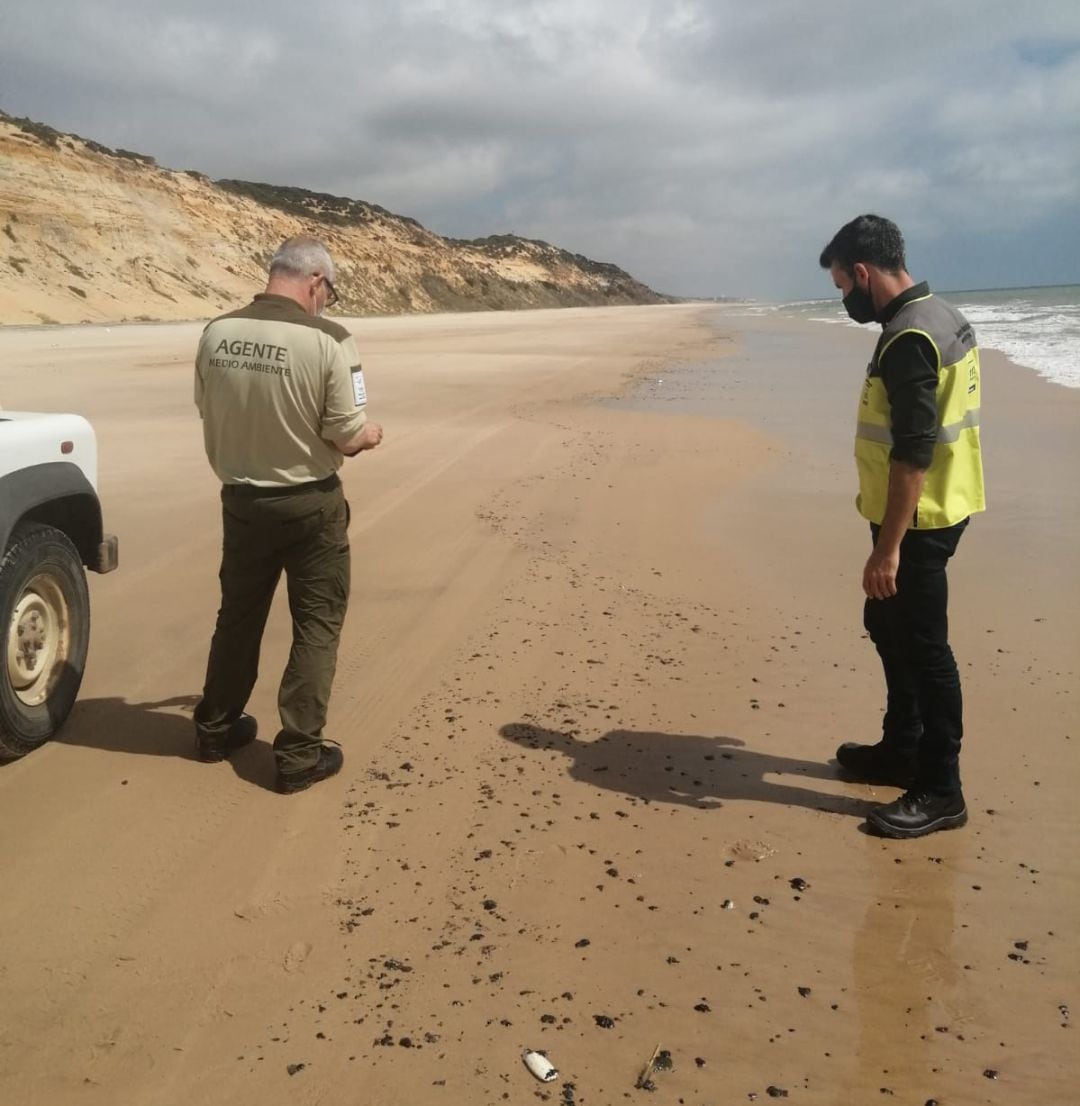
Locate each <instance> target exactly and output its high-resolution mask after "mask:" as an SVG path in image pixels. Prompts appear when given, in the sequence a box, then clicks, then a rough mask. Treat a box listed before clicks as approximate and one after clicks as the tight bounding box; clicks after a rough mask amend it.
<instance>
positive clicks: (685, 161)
mask: <svg viewBox="0 0 1080 1106" xmlns="http://www.w3.org/2000/svg"><path fill="white" fill-rule="evenodd" d="M0 106H2V107H4V108H5V110H7V111H9V112H13V113H16V114H27V115H30V116H31V117H34V118H38V119H41V120H43V121H45V122H48V123H50V124H52V125H54V126H57V127H60V128H61V129H65V130H73V131H75V132H77V133H80V134H83V135H85V136H86V137H91V138H96V139H98V140H99V141H102V142H105V143H108V144H109V145H114V146H117V145H118V146H124V147H126V148H129V149H136V150H140V151H142V152H146V153H150V154H153V155H154V156H156V157H157V158H158V160H159V161H161V162H162V163H163V164H168V165H172V166H175V167H177V168H197V169H201V170H203V171H204V172H208V173H210V174H211V175H213V176H217V177H221V176H239V177H246V178H249V179H260V180H270V181H274V182H276V183H281V184H297V185H303V186H306V187H309V188H315V189H320V190H326V191H333V192H338V193H342V194H345V195H350V196H356V197H360V198H363V199H368V200H372V201H374V202H377V203H381V204H383V205H384V206H386V207H389V208H392V209H394V210H397V211H401V212H403V213H406V214H410V215H413V216H415V217H417V218H419V219H420V220H421V221H423V222H425V223H426V224H427V225H429V226H430V227H431V228H432V229H433V230H437V231H440V232H442V233H447V234H453V235H481V234H488V233H496V232H501V231H515V232H517V233H522V234H528V235H532V236H536V237H542V238H545V239H547V240H549V241H553V242H557V243H559V244H561V245H564V246H567V247H569V248H571V249H574V250H577V251H579V252H583V253H588V254H590V255H592V256H594V257H597V258H600V259H603V260H613V261H616V262H618V263H619V264H621V265H623V266H624V267H626V268H628V269H630V270H631V271H632V272H634V273H635V275H637V276H639V277H641V278H642V279H644V280H646V281H647V282H649V283H651V284H653V285H654V286H656V287H660V288H663V289H665V290H668V291H675V292H682V293H688V294H695V293H697V294H716V293H728V294H750V295H763V296H773V297H786V296H803V295H812V294H815V293H819V294H822V295H825V294H828V291H829V288H828V285H827V282H826V281H825V280H824V279H823V278H822V276H821V274H819V273H818V272H817V270H816V257H817V253H818V251H819V249H820V247H821V245H822V244H823V243H824V241H825V240H826V239H827V238H828V237H829V235H830V234H831V233H832V231H833V230H835V229H836V227H837V226H838V225H839V224H840V223H841V222H843V221H845V220H846V219H848V218H850V217H851V216H852V215H854V214H856V213H857V212H859V211H864V210H874V211H880V212H881V213H883V214H888V215H890V216H892V217H893V218H895V219H897V221H899V222H900V223H901V225H902V226H903V227H904V229H905V233H906V234H907V237H908V240H909V253H910V256H911V259H912V266H913V269H916V270H918V271H919V272H920V273H921V274H925V275H928V276H930V277H931V278H932V279H933V280H934V281H935V282H936V283H937V284H939V285H940V286H942V287H949V286H952V287H957V286H965V285H966V286H973V285H986V284H995V283H1021V282H1050V281H1058V280H1066V279H1071V280H1076V279H1077V278H1078V274H1077V264H1076V261H1075V258H1076V256H1077V255H1078V253H1080V230H1078V228H1080V122H1078V121H1080V9H1076V8H1075V6H1073V5H1065V4H1063V3H1053V2H1045V3H1035V4H1028V5H1026V6H1024V7H1023V9H1022V10H1020V8H1019V7H1018V6H1017V5H1015V4H1005V3H1003V2H1002V0H982V2H979V0H953V2H952V3H950V4H949V5H948V6H944V5H940V4H937V3H930V2H928V0H913V2H909V3H908V4H906V5H904V6H896V5H890V6H888V7H886V6H883V5H870V4H866V3H865V2H860V3H855V2H852V0H836V2H835V3H833V4H831V5H830V6H829V7H828V8H821V7H820V6H816V5H808V4H805V3H793V2H792V3H776V4H756V5H751V4H746V3H745V2H728V0H717V2H714V3H708V2H704V0H667V2H666V3H660V2H650V0H621V3H620V4H618V5H615V4H611V3H607V2H601V0H502V2H496V0H454V2H451V0H399V2H397V3H384V2H367V3H353V4H345V3H342V2H341V0H324V3H323V4H322V5H317V6H313V7H307V8H304V9H303V10H300V9H298V8H297V7H296V6H295V5H293V4H286V3H284V2H282V0H264V2H261V3H258V4H256V3H254V2H247V3H239V4H236V3H234V4H222V3H220V2H217V3H210V2H204V0H173V2H172V3H171V4H170V5H169V6H168V8H167V9H164V8H163V9H161V10H157V9H156V8H155V7H154V6H150V5H146V4H145V3H143V2H142V0H98V2H95V3H89V2H86V0H83V2H81V3H80V2H76V0H38V2H37V3H36V4H34V5H29V4H24V5H19V6H18V9H17V10H12V11H9V12H8V13H7V14H5V15H4V16H2V17H0Z"/></svg>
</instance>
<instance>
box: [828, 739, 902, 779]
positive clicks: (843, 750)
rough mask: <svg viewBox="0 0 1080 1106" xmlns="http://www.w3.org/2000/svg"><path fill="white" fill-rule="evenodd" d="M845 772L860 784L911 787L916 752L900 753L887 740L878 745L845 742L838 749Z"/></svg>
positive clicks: (837, 753) (839, 759) (837, 756)
mask: <svg viewBox="0 0 1080 1106" xmlns="http://www.w3.org/2000/svg"><path fill="white" fill-rule="evenodd" d="M836 760H837V763H838V764H839V765H840V767H841V768H843V770H844V774H845V775H846V776H848V777H849V778H851V779H853V780H857V781H859V782H860V783H882V784H888V785H889V786H890V787H910V786H911V785H912V784H913V783H914V782H915V768H916V761H915V754H914V753H907V754H905V753H896V752H894V751H893V750H892V749H891V748H890V747H889V746H888V745H886V744H885V742H884V741H879V742H878V743H877V744H876V745H857V744H856V743H855V742H854V741H848V742H845V744H843V745H841V746H840V748H839V749H837V750H836Z"/></svg>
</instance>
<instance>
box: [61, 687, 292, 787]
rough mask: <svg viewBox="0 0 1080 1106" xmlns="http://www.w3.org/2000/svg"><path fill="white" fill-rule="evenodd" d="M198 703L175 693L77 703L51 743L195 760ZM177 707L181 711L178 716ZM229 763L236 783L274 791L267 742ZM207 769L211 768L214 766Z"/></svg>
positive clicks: (258, 743) (271, 755) (271, 756)
mask: <svg viewBox="0 0 1080 1106" xmlns="http://www.w3.org/2000/svg"><path fill="white" fill-rule="evenodd" d="M198 701H199V696H197V695H178V696H175V697H174V698H171V699H160V700H157V701H155V702H146V703H130V702H128V701H127V700H126V699H80V700H79V701H78V702H77V703H76V704H75V706H74V708H73V709H72V712H71V715H70V716H69V717H68V719H67V721H66V722H65V723H64V725H63V727H62V728H61V730H60V732H59V733H58V734H57V735H56V737H55V738H54V741H55V742H56V743H57V744H60V745H82V746H84V747H85V748H88V749H102V750H104V751H105V752H109V753H133V754H136V755H139V756H155V757H176V758H178V759H179V760H197V759H198V758H197V757H196V756H195V729H194V725H193V723H192V720H191V712H192V711H193V710H194V708H195V704H196V703H197V702H198ZM176 708H180V709H181V710H182V711H183V712H184V713H182V714H177V713H176ZM227 763H228V764H229V766H230V767H231V768H232V770H233V771H234V772H235V773H236V774H237V776H239V777H240V779H242V780H246V781H247V782H248V783H252V784H255V785H256V786H257V787H265V788H267V789H268V790H273V788H274V778H275V775H274V774H275V765H274V750H273V747H272V746H271V745H270V744H269V743H268V742H266V741H260V740H255V741H253V742H252V743H251V744H250V745H248V746H247V747H245V748H243V749H241V750H240V751H239V752H237V753H234V754H233V755H232V756H231V757H230V758H229V759H228V761H227ZM206 767H207V769H212V768H214V767H215V765H213V764H208V765H207V766H206Z"/></svg>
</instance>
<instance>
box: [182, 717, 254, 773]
mask: <svg viewBox="0 0 1080 1106" xmlns="http://www.w3.org/2000/svg"><path fill="white" fill-rule="evenodd" d="M258 732H259V723H258V722H256V721H255V719H254V718H252V716H251V715H250V714H242V715H240V717H239V718H238V719H237V720H236V721H235V722H233V724H232V725H231V726H230V727H229V728H228V729H227V730H226V731H225V734H224V736H223V737H208V736H207V735H206V734H203V733H199V730H198V726H196V730H195V755H196V756H197V757H198V758H199V760H202V761H205V762H206V763H207V764H213V763H215V762H216V761H219V760H224V759H225V758H226V757H227V756H231V755H232V754H233V753H235V752H236V750H237V749H242V748H243V747H244V746H245V745H250V744H251V743H252V742H253V741H254V740H255V735H256V734H257V733H258Z"/></svg>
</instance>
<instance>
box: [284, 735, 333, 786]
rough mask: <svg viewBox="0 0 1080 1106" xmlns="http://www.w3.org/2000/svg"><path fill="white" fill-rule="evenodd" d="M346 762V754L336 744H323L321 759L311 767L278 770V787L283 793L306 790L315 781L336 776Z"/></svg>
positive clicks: (320, 751) (320, 753)
mask: <svg viewBox="0 0 1080 1106" xmlns="http://www.w3.org/2000/svg"><path fill="white" fill-rule="evenodd" d="M344 762H345V755H344V754H343V753H342V751H341V750H340V749H339V748H338V747H337V746H336V745H323V746H322V747H321V748H320V749H319V759H318V760H317V761H316V762H315V763H314V765H312V767H311V768H304V769H303V770H301V771H299V772H278V778H277V789H278V791H280V792H281V794H282V795H293V794H295V793H296V792H297V791H305V790H306V789H307V788H309V787H310V786H311V785H312V784H313V783H318V782H319V781H320V780H328V779H329V778H330V777H331V776H336V775H337V774H338V772H340V771H341V766H342V764H343V763H344Z"/></svg>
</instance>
